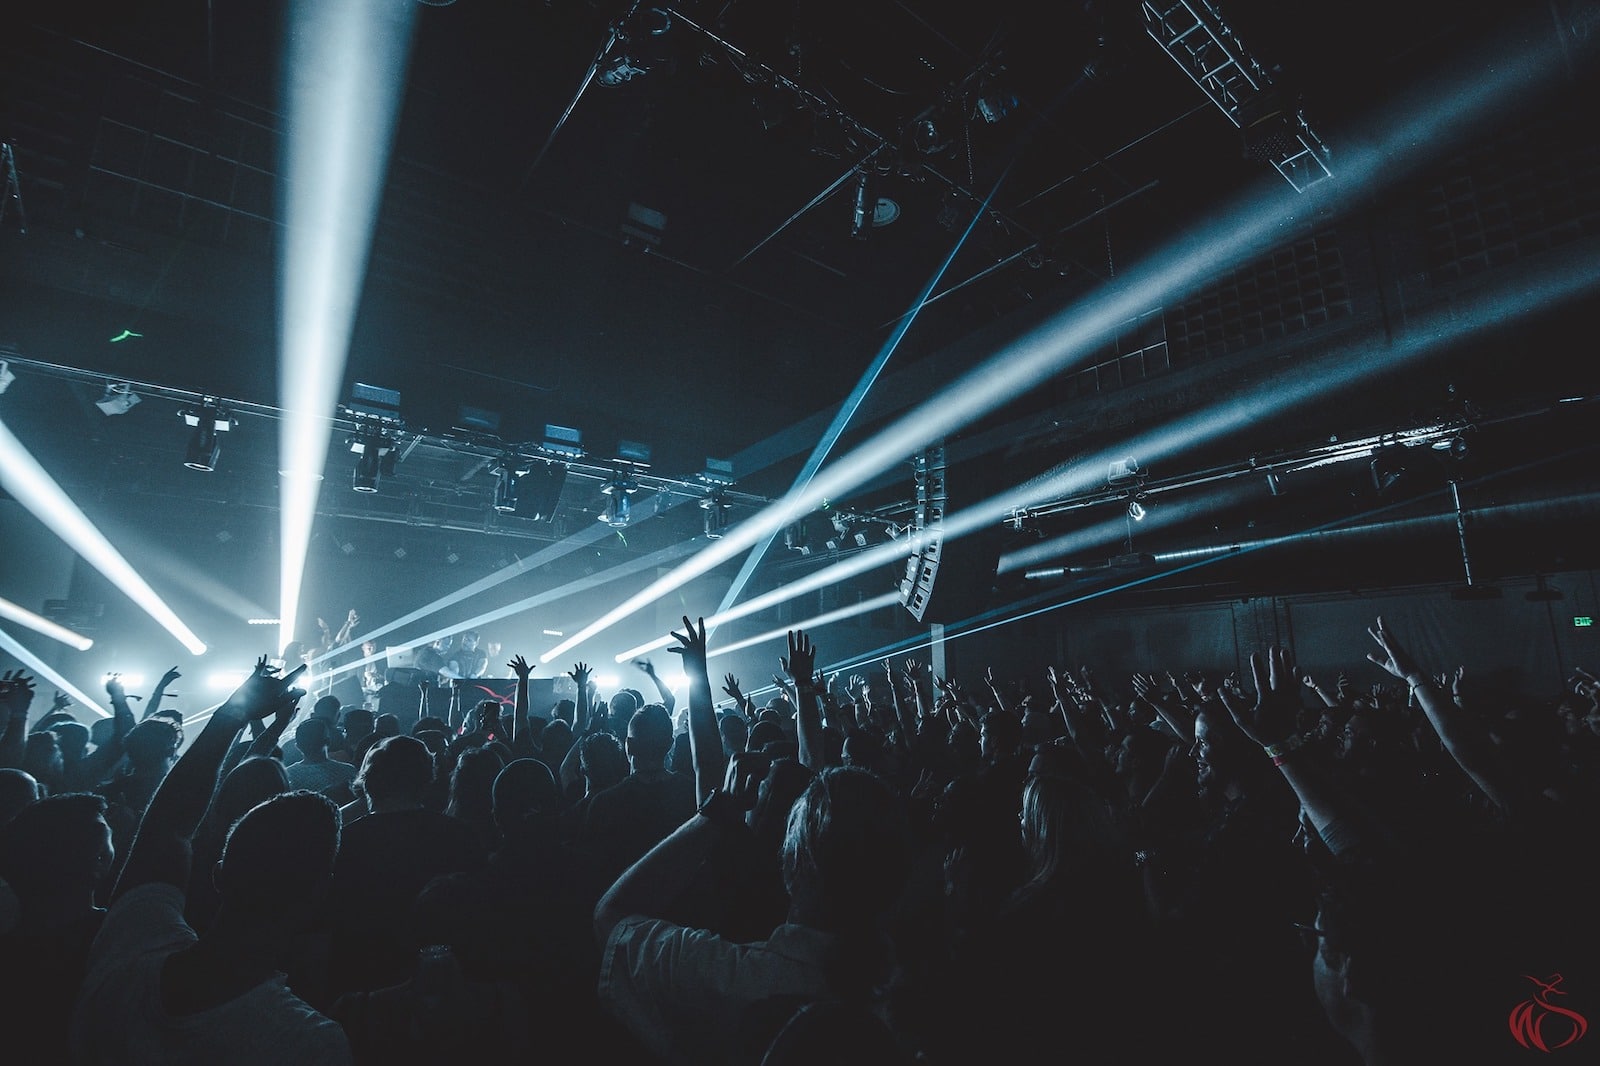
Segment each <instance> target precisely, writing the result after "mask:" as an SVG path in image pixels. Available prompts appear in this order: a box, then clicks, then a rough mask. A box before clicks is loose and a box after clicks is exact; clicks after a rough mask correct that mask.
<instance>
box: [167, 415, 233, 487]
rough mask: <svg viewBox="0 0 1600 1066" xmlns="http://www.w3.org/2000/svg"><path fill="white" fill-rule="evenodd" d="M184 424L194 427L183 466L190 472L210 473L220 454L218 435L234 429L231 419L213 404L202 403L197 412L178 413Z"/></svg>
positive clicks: (214, 467)
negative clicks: (201, 471)
mask: <svg viewBox="0 0 1600 1066" xmlns="http://www.w3.org/2000/svg"><path fill="white" fill-rule="evenodd" d="M178 414H179V416H180V417H182V419H183V421H184V424H185V425H187V426H192V427H194V433H193V434H192V435H191V436H190V437H189V447H188V449H187V450H186V451H185V452H184V456H183V465H184V466H186V467H188V468H189V469H190V470H205V471H211V470H215V469H216V468H217V457H218V456H219V455H221V454H222V440H221V438H219V437H218V436H217V434H218V433H226V432H228V431H229V430H231V429H232V428H233V427H234V421H233V419H232V418H231V417H230V416H229V415H228V414H227V413H225V412H224V411H223V410H222V409H221V408H219V407H217V406H216V404H215V403H214V402H211V401H209V400H208V401H204V405H203V406H202V407H201V408H200V409H199V410H198V411H190V410H185V411H179V412H178Z"/></svg>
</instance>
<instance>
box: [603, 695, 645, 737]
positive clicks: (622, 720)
mask: <svg viewBox="0 0 1600 1066" xmlns="http://www.w3.org/2000/svg"><path fill="white" fill-rule="evenodd" d="M643 706H644V700H642V699H640V698H639V697H637V696H635V695H634V694H633V690H632V689H626V688H625V689H622V690H621V691H620V692H617V693H614V694H613V695H612V697H611V699H610V700H608V701H607V703H606V720H607V723H608V724H609V727H610V729H611V732H613V733H615V734H616V735H617V736H619V737H620V736H626V735H627V732H628V723H629V722H630V721H632V720H633V714H634V712H635V711H637V710H638V709H639V708H640V707H643Z"/></svg>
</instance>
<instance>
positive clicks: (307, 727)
mask: <svg viewBox="0 0 1600 1066" xmlns="http://www.w3.org/2000/svg"><path fill="white" fill-rule="evenodd" d="M294 746H295V747H297V748H299V749H300V754H301V755H303V756H305V757H306V758H307V759H308V760H311V761H317V760H319V759H326V758H327V757H328V723H327V722H326V721H325V720H323V719H321V718H307V719H306V720H305V721H304V722H301V723H300V724H299V725H297V726H295V727H294Z"/></svg>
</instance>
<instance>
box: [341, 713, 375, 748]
mask: <svg viewBox="0 0 1600 1066" xmlns="http://www.w3.org/2000/svg"><path fill="white" fill-rule="evenodd" d="M339 728H340V729H342V730H343V731H344V735H345V738H346V739H347V740H349V741H350V743H352V744H359V743H360V742H361V741H363V740H366V739H367V738H368V737H370V736H371V735H372V730H373V717H372V712H371V711H369V710H367V709H366V708H365V707H351V708H350V709H349V710H347V711H345V712H344V717H343V718H342V719H341V720H340V722H339Z"/></svg>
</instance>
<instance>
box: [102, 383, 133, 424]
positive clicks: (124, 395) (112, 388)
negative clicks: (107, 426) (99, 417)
mask: <svg viewBox="0 0 1600 1066" xmlns="http://www.w3.org/2000/svg"><path fill="white" fill-rule="evenodd" d="M138 403H139V396H138V394H137V393H135V392H134V391H133V386H132V385H129V384H127V383H126V382H123V383H120V384H116V385H107V386H106V391H105V394H104V395H102V396H101V397H100V398H99V399H98V400H96V401H95V404H94V405H95V406H96V407H98V408H100V411H101V412H102V413H103V414H105V415H106V416H107V417H109V416H111V415H125V414H127V413H128V412H129V411H131V410H133V408H134V407H135V406H136V405H137V404H138Z"/></svg>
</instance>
